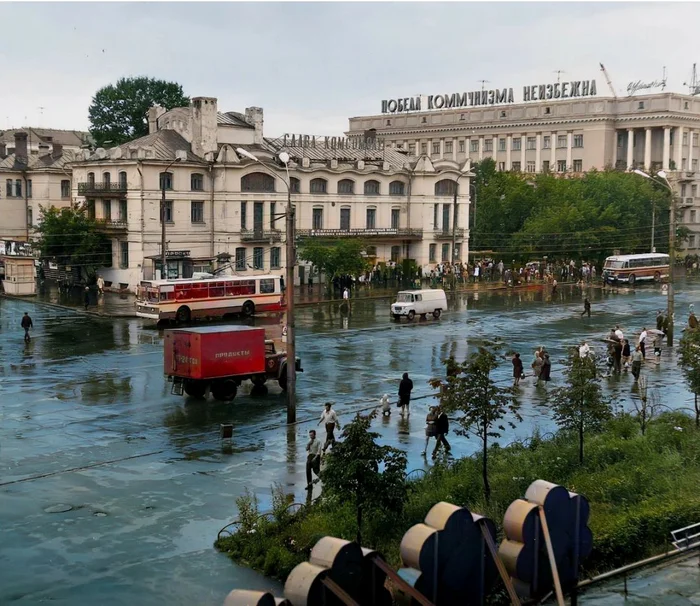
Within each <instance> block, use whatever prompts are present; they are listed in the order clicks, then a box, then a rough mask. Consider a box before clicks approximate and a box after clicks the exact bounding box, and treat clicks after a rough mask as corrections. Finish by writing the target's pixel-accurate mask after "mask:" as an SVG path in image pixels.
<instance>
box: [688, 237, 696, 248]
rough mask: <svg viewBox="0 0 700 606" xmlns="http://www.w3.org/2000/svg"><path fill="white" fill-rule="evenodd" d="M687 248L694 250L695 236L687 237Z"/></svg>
mask: <svg viewBox="0 0 700 606" xmlns="http://www.w3.org/2000/svg"><path fill="white" fill-rule="evenodd" d="M688 248H695V235H692V236H688Z"/></svg>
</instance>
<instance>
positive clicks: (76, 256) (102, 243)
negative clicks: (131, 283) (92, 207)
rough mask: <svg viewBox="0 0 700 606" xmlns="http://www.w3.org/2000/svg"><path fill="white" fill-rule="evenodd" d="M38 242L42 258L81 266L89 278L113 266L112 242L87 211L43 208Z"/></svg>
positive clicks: (76, 208) (62, 263)
mask: <svg viewBox="0 0 700 606" xmlns="http://www.w3.org/2000/svg"><path fill="white" fill-rule="evenodd" d="M36 231H37V232H38V234H39V239H38V241H37V243H36V245H37V247H38V249H39V251H40V253H41V256H42V258H44V259H55V260H56V262H57V263H59V264H60V265H71V266H78V267H80V268H81V269H82V270H83V271H84V272H85V274H86V275H87V276H88V277H91V276H93V275H94V273H95V269H96V268H98V267H104V266H108V265H109V264H110V263H111V258H112V252H111V243H110V241H109V239H108V238H107V236H106V235H105V234H104V233H102V232H101V231H100V230H99V225H98V223H97V222H96V221H95V220H94V219H90V218H89V217H88V216H87V213H86V212H85V210H84V209H82V208H78V207H71V208H55V207H53V206H52V207H50V208H43V207H42V208H41V218H40V221H39V225H38V226H37V228H36Z"/></svg>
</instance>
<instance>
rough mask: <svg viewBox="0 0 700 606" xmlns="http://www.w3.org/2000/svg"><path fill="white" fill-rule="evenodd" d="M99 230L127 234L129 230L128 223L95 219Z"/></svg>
mask: <svg viewBox="0 0 700 606" xmlns="http://www.w3.org/2000/svg"><path fill="white" fill-rule="evenodd" d="M95 223H97V226H98V228H99V229H101V230H103V231H106V232H110V233H113V232H125V231H127V229H128V225H127V223H126V221H112V220H111V219H95Z"/></svg>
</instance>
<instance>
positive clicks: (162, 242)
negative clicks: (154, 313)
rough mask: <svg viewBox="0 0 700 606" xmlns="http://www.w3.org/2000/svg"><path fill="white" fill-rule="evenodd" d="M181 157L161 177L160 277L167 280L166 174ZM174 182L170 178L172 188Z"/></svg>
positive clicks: (167, 167) (166, 168)
mask: <svg viewBox="0 0 700 606" xmlns="http://www.w3.org/2000/svg"><path fill="white" fill-rule="evenodd" d="M179 161H180V158H175V159H174V160H173V161H172V162H171V163H170V164H168V166H166V167H165V170H164V171H163V173H162V176H161V178H160V254H161V269H160V279H161V280H165V279H166V278H167V277H168V272H167V271H166V263H167V261H166V257H167V256H166V254H165V245H166V242H165V176H166V175H167V174H168V170H170V167H171V166H172V165H173V164H175V163H176V162H179ZM172 186H173V182H172V179H171V180H170V187H171V189H172Z"/></svg>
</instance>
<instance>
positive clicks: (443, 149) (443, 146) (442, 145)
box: [440, 139, 445, 160]
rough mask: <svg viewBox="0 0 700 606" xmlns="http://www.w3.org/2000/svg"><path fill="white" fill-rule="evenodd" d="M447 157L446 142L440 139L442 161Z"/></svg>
mask: <svg viewBox="0 0 700 606" xmlns="http://www.w3.org/2000/svg"><path fill="white" fill-rule="evenodd" d="M444 157H445V140H444V139H440V159H441V160H442V159H443V158H444Z"/></svg>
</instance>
